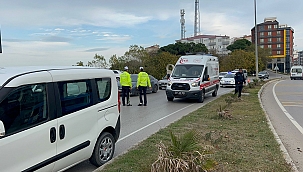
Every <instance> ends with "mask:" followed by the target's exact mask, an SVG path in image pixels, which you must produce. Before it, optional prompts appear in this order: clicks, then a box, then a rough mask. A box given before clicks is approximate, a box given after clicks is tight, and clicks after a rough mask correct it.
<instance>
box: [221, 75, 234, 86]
mask: <svg viewBox="0 0 303 172" xmlns="http://www.w3.org/2000/svg"><path fill="white" fill-rule="evenodd" d="M220 86H221V87H225V86H233V87H234V86H236V83H235V74H234V73H228V74H226V75H225V76H224V77H223V78H222V79H221V80H220Z"/></svg>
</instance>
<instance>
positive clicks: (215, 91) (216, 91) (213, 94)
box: [212, 87, 218, 97]
mask: <svg viewBox="0 0 303 172" xmlns="http://www.w3.org/2000/svg"><path fill="white" fill-rule="evenodd" d="M217 94H218V88H217V87H216V88H215V90H214V92H213V93H212V96H213V97H217Z"/></svg>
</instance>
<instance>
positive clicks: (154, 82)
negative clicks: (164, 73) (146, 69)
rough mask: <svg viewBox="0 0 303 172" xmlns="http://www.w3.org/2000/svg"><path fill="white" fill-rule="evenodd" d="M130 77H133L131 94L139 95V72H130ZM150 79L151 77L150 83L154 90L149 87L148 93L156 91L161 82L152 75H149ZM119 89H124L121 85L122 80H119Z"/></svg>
mask: <svg viewBox="0 0 303 172" xmlns="http://www.w3.org/2000/svg"><path fill="white" fill-rule="evenodd" d="M130 77H131V79H132V89H131V90H130V95H131V96H136V95H139V90H137V79H138V74H130ZM149 79H150V84H151V86H152V90H150V89H147V90H146V93H156V92H157V91H158V89H159V82H158V80H157V79H156V78H155V77H153V76H152V75H149ZM118 89H119V92H121V91H122V87H121V84H120V82H118Z"/></svg>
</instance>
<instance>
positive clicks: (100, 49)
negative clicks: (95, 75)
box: [85, 48, 109, 52]
mask: <svg viewBox="0 0 303 172" xmlns="http://www.w3.org/2000/svg"><path fill="white" fill-rule="evenodd" d="M108 49H109V48H92V49H88V50H85V52H96V51H105V50H108Z"/></svg>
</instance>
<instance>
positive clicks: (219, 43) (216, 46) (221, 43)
mask: <svg viewBox="0 0 303 172" xmlns="http://www.w3.org/2000/svg"><path fill="white" fill-rule="evenodd" d="M176 42H182V43H189V42H194V43H196V44H198V43H202V44H204V45H205V46H206V47H207V49H208V50H209V51H216V53H218V54H228V53H229V52H230V51H229V50H227V48H226V47H227V46H228V45H230V44H231V39H230V37H229V36H226V35H225V36H218V35H197V36H193V37H189V38H184V39H180V40H176Z"/></svg>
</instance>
